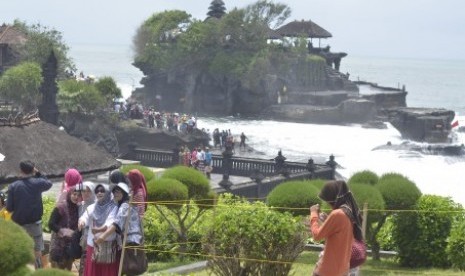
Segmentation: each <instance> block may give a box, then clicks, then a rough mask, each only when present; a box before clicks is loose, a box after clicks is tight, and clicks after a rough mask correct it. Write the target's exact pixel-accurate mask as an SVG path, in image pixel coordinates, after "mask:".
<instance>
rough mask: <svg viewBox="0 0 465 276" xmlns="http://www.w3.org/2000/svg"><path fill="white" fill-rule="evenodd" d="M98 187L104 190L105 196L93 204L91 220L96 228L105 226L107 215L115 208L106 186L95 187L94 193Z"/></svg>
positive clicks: (98, 185)
mask: <svg viewBox="0 0 465 276" xmlns="http://www.w3.org/2000/svg"><path fill="white" fill-rule="evenodd" d="M99 187H103V188H104V189H105V196H104V197H103V198H102V200H101V201H99V200H97V202H95V208H94V212H93V214H92V218H93V219H94V225H95V226H97V227H100V226H102V225H103V224H105V221H106V219H107V218H108V215H109V214H110V213H111V211H112V210H113V209H114V208H116V204H115V202H114V201H113V200H112V198H111V192H110V189H109V187H108V185H105V184H97V186H96V187H95V189H94V192H95V191H96V190H97V189H98V188H99Z"/></svg>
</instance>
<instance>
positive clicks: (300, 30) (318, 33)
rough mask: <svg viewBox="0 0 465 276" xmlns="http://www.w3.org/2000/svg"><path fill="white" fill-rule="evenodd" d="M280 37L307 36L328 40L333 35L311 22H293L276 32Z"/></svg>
mask: <svg viewBox="0 0 465 276" xmlns="http://www.w3.org/2000/svg"><path fill="white" fill-rule="evenodd" d="M276 31H277V32H278V33H279V34H280V35H282V36H287V37H300V36H306V37H309V38H328V37H332V35H331V33H330V32H328V31H327V30H325V29H323V28H322V27H320V26H319V25H317V24H316V23H314V22H312V21H311V20H308V21H304V20H302V21H297V20H296V21H293V22H289V23H287V24H286V25H284V26H281V27H280V28H278V29H277V30H276Z"/></svg>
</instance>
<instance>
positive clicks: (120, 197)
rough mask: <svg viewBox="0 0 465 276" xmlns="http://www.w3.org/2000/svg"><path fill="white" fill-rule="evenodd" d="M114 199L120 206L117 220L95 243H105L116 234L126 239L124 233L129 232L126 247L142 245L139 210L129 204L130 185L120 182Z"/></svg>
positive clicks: (115, 188)
mask: <svg viewBox="0 0 465 276" xmlns="http://www.w3.org/2000/svg"><path fill="white" fill-rule="evenodd" d="M113 198H114V200H115V202H116V204H117V205H118V213H117V215H116V219H115V221H114V222H113V225H111V226H110V227H108V228H107V230H106V231H105V232H104V233H103V234H102V235H100V236H99V237H98V238H97V239H96V240H95V243H97V244H99V243H101V242H103V241H105V239H106V238H107V237H108V236H110V235H114V233H115V232H116V233H118V234H119V235H121V237H124V233H125V232H127V237H126V243H125V244H124V246H139V245H141V244H142V239H143V232H142V226H141V221H140V217H139V214H138V210H137V208H136V207H134V206H131V205H130V203H129V187H128V185H127V184H126V183H123V182H120V183H118V185H116V186H115V187H113ZM126 221H127V222H126ZM126 227H127V229H126ZM121 245H123V244H122V243H121ZM140 257H142V256H140Z"/></svg>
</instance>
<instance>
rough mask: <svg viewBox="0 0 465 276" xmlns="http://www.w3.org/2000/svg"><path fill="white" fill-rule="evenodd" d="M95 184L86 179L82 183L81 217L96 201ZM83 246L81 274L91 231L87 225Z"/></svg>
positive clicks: (82, 240)
mask: <svg viewBox="0 0 465 276" xmlns="http://www.w3.org/2000/svg"><path fill="white" fill-rule="evenodd" d="M94 186H95V184H94V183H93V182H91V181H84V182H83V183H82V192H81V194H82V201H81V203H80V204H79V217H81V216H82V215H83V214H84V212H86V211H87V207H89V206H90V205H92V204H94V203H95V194H94ZM81 232H82V233H81V248H82V255H81V260H80V263H79V276H82V275H84V266H85V263H86V257H87V254H86V247H87V234H88V232H89V227H88V226H86V227H84V228H83V229H82V230H81Z"/></svg>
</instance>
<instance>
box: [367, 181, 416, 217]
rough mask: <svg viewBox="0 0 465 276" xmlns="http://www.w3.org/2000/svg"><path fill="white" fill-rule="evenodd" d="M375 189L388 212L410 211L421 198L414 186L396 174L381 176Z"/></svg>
mask: <svg viewBox="0 0 465 276" xmlns="http://www.w3.org/2000/svg"><path fill="white" fill-rule="evenodd" d="M375 187H376V188H377V189H378V190H379V191H380V192H381V194H382V195H383V198H384V202H385V203H386V209H388V210H410V209H412V208H414V206H415V204H416V202H417V200H418V199H419V198H420V196H421V192H420V190H419V189H418V187H417V186H416V184H415V183H413V182H412V181H411V180H409V179H408V178H407V177H405V176H403V175H401V174H398V173H387V174H384V175H382V176H381V178H380V179H379V181H378V184H376V185H375Z"/></svg>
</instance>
